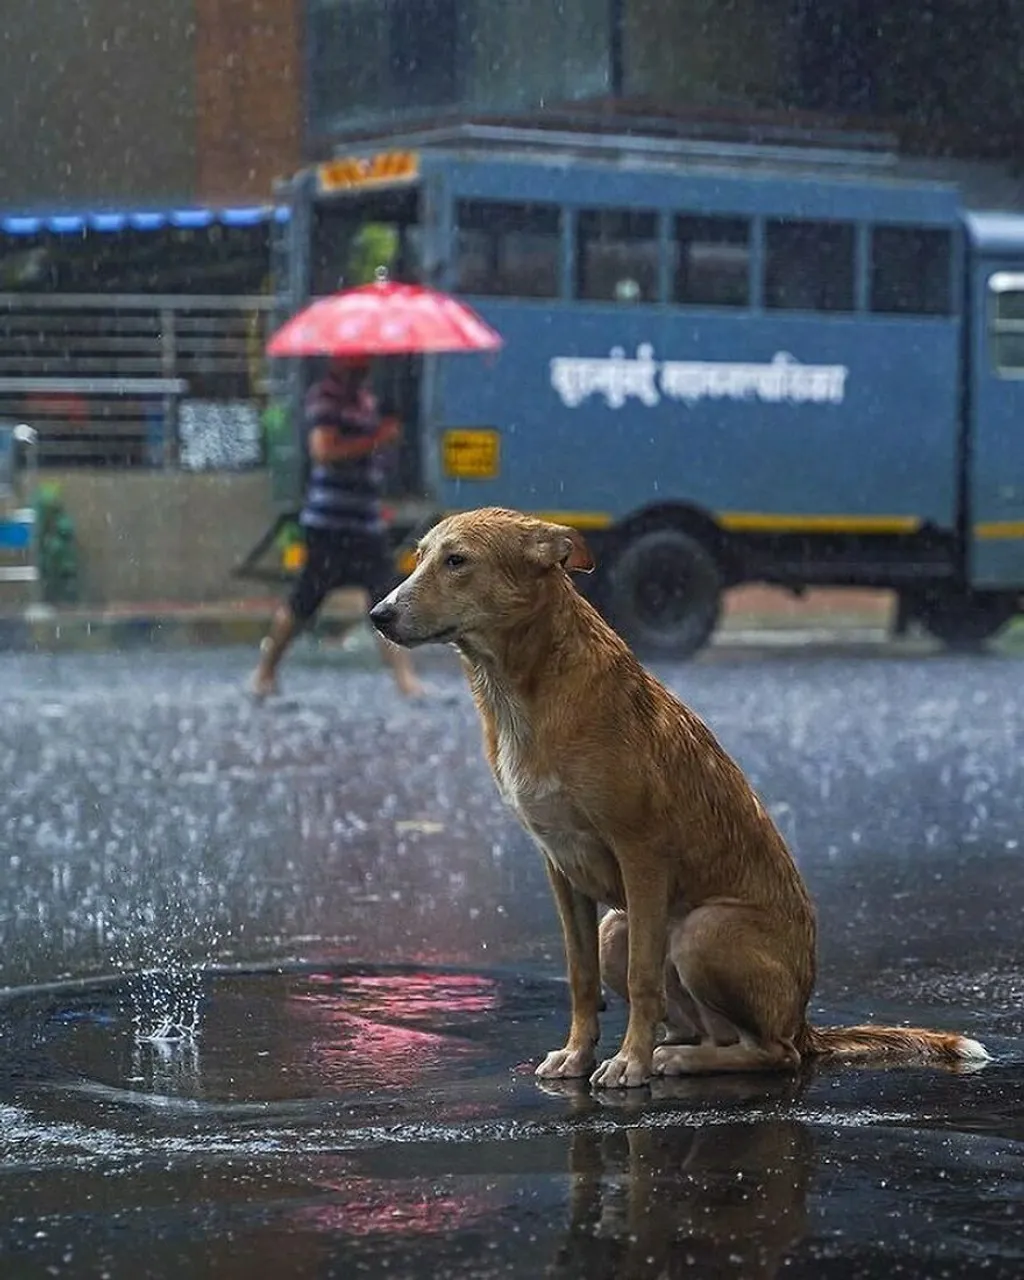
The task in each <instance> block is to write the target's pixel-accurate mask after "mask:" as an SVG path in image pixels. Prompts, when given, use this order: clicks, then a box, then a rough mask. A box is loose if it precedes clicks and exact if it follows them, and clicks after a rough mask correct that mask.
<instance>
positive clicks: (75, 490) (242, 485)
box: [46, 470, 273, 605]
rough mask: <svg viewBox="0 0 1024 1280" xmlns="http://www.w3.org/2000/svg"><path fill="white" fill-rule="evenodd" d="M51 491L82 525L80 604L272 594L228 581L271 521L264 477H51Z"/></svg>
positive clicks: (254, 473)
mask: <svg viewBox="0 0 1024 1280" xmlns="http://www.w3.org/2000/svg"><path fill="white" fill-rule="evenodd" d="M46 481H47V483H48V484H49V483H56V484H57V485H59V487H60V494H61V499H62V501H63V502H64V503H65V505H66V507H67V510H68V513H69V514H70V516H71V518H72V519H73V521H74V523H75V531H76V535H77V541H78V554H79V558H80V562H81V573H82V584H81V600H82V603H83V604H97V605H100V604H109V603H119V604H131V603H139V602H146V601H154V600H165V601H183V602H189V603H204V602H207V601H217V600H226V599H230V598H237V597H240V596H246V595H248V596H252V595H253V594H256V595H259V594H267V588H266V587H264V586H260V585H258V584H257V585H256V586H255V587H254V586H253V584H252V582H246V581H242V580H239V579H236V578H232V577H231V570H232V568H233V566H234V565H235V564H237V563H238V561H239V560H241V559H242V557H243V556H244V555H245V554H246V553H247V552H248V551H249V550H250V548H251V547H252V546H253V545H254V544H255V543H256V542H257V541H258V539H259V538H260V537H261V536H262V535H263V533H265V532H266V529H267V527H268V525H269V523H270V520H271V517H272V514H273V505H272V503H271V496H270V476H269V474H268V472H267V471H266V470H260V471H249V472H239V473H234V474H231V473H222V474H215V473H211V474H191V473H184V472H174V471H156V472H138V473H133V472H127V473H126V472H97V471H91V472H90V471H77V470H76V471H48V472H47V474H46ZM270 592H271V594H273V588H271V589H270Z"/></svg>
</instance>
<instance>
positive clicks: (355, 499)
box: [299, 371, 384, 533]
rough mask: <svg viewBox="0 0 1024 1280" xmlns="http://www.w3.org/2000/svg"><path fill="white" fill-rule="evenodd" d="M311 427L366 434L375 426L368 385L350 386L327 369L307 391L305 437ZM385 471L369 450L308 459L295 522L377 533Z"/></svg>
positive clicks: (357, 437) (380, 525)
mask: <svg viewBox="0 0 1024 1280" xmlns="http://www.w3.org/2000/svg"><path fill="white" fill-rule="evenodd" d="M316 427H328V428H331V429H333V430H334V431H336V432H337V433H338V434H339V435H340V436H342V437H343V438H344V439H345V440H360V439H367V438H368V437H370V436H373V435H374V434H375V433H376V432H377V430H378V428H379V427H380V416H379V413H378V410H377V401H376V398H375V396H374V395H373V392H372V391H370V389H369V387H367V386H366V385H365V384H364V385H352V384H350V383H348V382H347V380H346V379H345V378H344V376H341V377H339V376H338V374H337V373H335V372H334V371H329V372H328V373H327V374H326V375H325V376H324V377H323V378H322V379H321V380H320V381H319V382H315V383H314V384H313V385H312V386H311V387H310V389H309V392H308V393H307V395H306V405H305V429H306V439H307V442H308V439H309V435H310V433H311V432H312V431H313V430H314V428H316ZM383 480H384V471H383V466H382V463H381V458H380V454H379V451H378V450H376V449H374V450H373V451H372V452H370V453H365V454H363V455H362V456H361V457H358V458H348V459H346V460H345V461H343V462H342V461H339V462H331V463H322V462H313V463H312V464H311V467H310V473H309V480H308V481H307V484H306V499H305V502H304V504H303V507H302V511H301V513H300V515H299V523H300V524H301V525H304V526H306V527H308V528H313V529H328V530H331V531H334V532H339V533H378V532H380V530H381V529H382V528H383V527H384V524H383V520H382V518H381V506H380V492H381V488H382V486H383Z"/></svg>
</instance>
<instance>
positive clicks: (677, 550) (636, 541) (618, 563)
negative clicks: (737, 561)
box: [601, 528, 723, 658]
mask: <svg viewBox="0 0 1024 1280" xmlns="http://www.w3.org/2000/svg"><path fill="white" fill-rule="evenodd" d="M603 588H604V589H603V591H602V592H601V595H602V598H603V603H604V612H605V614H606V616H607V618H608V621H609V622H610V623H611V625H612V626H613V627H614V628H615V629H616V630H617V631H618V632H619V633H620V634H621V636H622V637H623V639H624V640H625V641H626V642H627V643H628V644H629V645H630V646H631V647H632V648H634V649H635V650H636V652H637V653H638V654H642V655H644V656H649V657H654V658H688V657H690V656H691V655H692V654H694V653H696V652H697V651H698V649H701V648H703V647H704V645H705V644H707V642H708V640H710V638H711V635H712V632H713V631H714V629H715V627H716V625H717V623H718V617H719V613H720V612H721V606H722V589H723V582H722V574H721V571H720V569H719V567H718V564H717V562H716V560H715V558H714V557H713V556H712V555H711V554H710V552H708V551H707V550H706V549H705V547H704V546H702V545H701V543H700V542H698V541H697V539H696V538H694V537H691V536H690V535H689V534H687V533H683V531H682V530H681V529H671V528H662V529H648V530H646V531H645V532H643V533H638V534H636V535H635V536H634V537H632V538H630V540H629V541H628V542H627V543H626V544H625V545H624V546H623V547H622V549H621V550H620V551H619V552H618V554H617V555H616V556H615V558H614V559H613V560H612V562H611V563H610V564H609V566H608V570H607V576H606V578H605V581H604V584H603Z"/></svg>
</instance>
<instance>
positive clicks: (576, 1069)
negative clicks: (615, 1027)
mask: <svg viewBox="0 0 1024 1280" xmlns="http://www.w3.org/2000/svg"><path fill="white" fill-rule="evenodd" d="M593 1066H594V1051H593V1050H592V1049H569V1048H566V1049H552V1051H551V1052H550V1053H549V1054H548V1056H547V1057H546V1058H545V1059H544V1061H543V1062H542V1063H541V1064H540V1066H539V1067H538V1068H537V1070H536V1071H535V1072H534V1075H537V1076H540V1078H541V1079H542V1080H574V1079H578V1078H579V1077H580V1076H585V1075H587V1074H588V1072H590V1071H591V1069H592V1068H593Z"/></svg>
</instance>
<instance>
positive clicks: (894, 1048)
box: [804, 1026, 992, 1065]
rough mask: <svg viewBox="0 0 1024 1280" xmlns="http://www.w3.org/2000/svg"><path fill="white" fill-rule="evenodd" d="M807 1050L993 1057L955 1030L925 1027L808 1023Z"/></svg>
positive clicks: (947, 1058) (905, 1057)
mask: <svg viewBox="0 0 1024 1280" xmlns="http://www.w3.org/2000/svg"><path fill="white" fill-rule="evenodd" d="M804 1045H805V1049H804V1051H805V1052H806V1053H808V1054H809V1055H812V1056H814V1057H819V1058H866V1059H888V1060H890V1061H892V1060H894V1059H895V1060H897V1061H902V1062H915V1061H919V1062H945V1063H949V1064H950V1065H954V1064H957V1063H963V1064H968V1063H973V1064H975V1065H978V1064H979V1063H982V1062H988V1061H990V1060H991V1057H992V1055H991V1054H990V1053H989V1052H988V1050H987V1049H986V1048H985V1046H984V1045H982V1044H980V1043H979V1042H978V1041H977V1040H971V1039H970V1038H969V1037H967V1036H961V1035H957V1034H956V1032H954V1031H926V1030H924V1029H923V1028H922V1027H874V1026H859V1027H811V1026H809V1027H807V1028H806V1030H805V1033H804Z"/></svg>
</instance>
